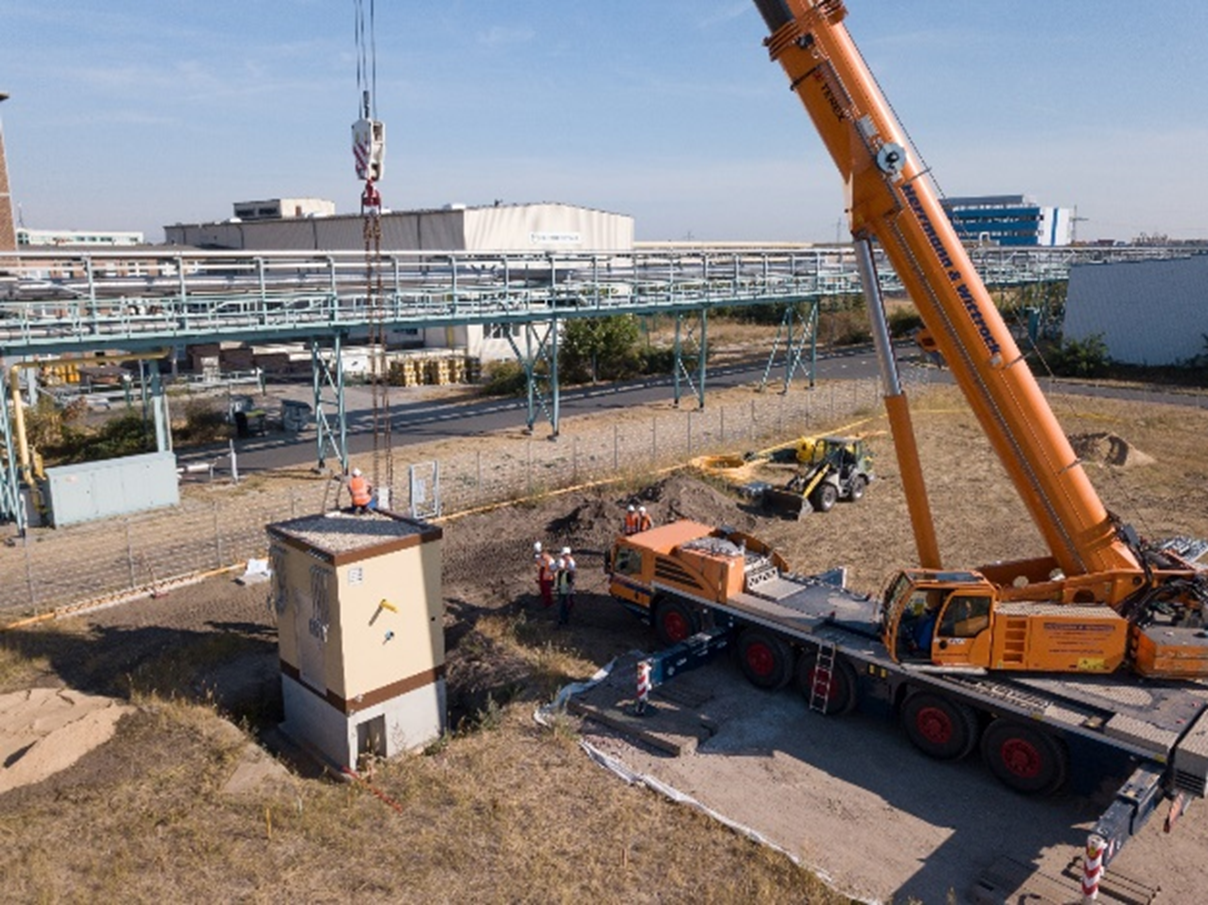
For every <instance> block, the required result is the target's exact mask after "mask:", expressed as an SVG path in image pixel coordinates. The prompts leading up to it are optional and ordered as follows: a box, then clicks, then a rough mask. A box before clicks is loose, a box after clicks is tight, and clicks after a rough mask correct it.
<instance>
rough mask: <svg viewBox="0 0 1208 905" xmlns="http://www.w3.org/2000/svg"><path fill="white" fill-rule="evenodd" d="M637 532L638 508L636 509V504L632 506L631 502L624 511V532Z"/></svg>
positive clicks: (627, 533)
mask: <svg viewBox="0 0 1208 905" xmlns="http://www.w3.org/2000/svg"><path fill="white" fill-rule="evenodd" d="M637 533H638V510H637V507H636V506H633V505H632V504H631V505H630V506H629V508H628V509H627V510H626V511H625V534H626V535H629V534H637Z"/></svg>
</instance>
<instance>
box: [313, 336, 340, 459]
mask: <svg viewBox="0 0 1208 905" xmlns="http://www.w3.org/2000/svg"><path fill="white" fill-rule="evenodd" d="M319 342H320V341H319V340H318V339H312V340H311V341H310V367H311V377H312V379H313V382H314V384H313V385H314V400H315V441H316V444H317V446H318V458H319V462H318V467H319V468H320V469H323V468H326V467H327V458H328V455H329V454H330V455H332V456H334V457H335V458H336V459H337V460H338V461H339V463H340V471H341V473H343V472H346V471H348V418H347V414H346V411H345V408H344V360H343V355H342V348H343V337H342V336H341V335H340V334H339V333H336V334H335V335H334V336H333V338H332V350H331V356H330V357H328V356H325V355H323V354H322V351H321V350H320V347H319ZM333 407H334V409H335V424H334V425H333V424H332V421H331V416H330V409H331V408H333Z"/></svg>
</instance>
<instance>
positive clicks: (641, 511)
mask: <svg viewBox="0 0 1208 905" xmlns="http://www.w3.org/2000/svg"><path fill="white" fill-rule="evenodd" d="M638 512H640V513H642V515H645V514H646V507H645V506H639V507H638Z"/></svg>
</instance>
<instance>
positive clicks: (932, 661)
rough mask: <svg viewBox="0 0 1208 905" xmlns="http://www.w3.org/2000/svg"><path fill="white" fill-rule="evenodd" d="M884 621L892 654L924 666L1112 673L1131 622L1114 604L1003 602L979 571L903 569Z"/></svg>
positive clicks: (890, 591)
mask: <svg viewBox="0 0 1208 905" xmlns="http://www.w3.org/2000/svg"><path fill="white" fill-rule="evenodd" d="M882 620H883V621H882V640H883V642H884V644H885V647H886V649H887V650H888V651H889V653H890V655H891V656H892V657H893V659H894V660H895V661H896V662H899V663H917V664H919V665H921V666H922V665H927V666H936V667H953V668H974V669H995V670H1020V671H1036V672H1066V673H1068V672H1080V673H1110V672H1113V671H1115V670H1116V669H1117V668H1119V667H1120V666H1121V665H1122V664H1123V663H1124V661H1125V659H1126V657H1127V653H1128V643H1129V642H1128V639H1129V623H1128V621H1127V620H1126V619H1125V618H1124V617H1122V616H1121V615H1120V614H1119V613H1117V612H1116V611H1115V610H1114V609H1112V608H1111V607H1110V606H1107V605H1106V604H1098V603H1096V604H1087V605H1080V604H1069V603H1060V602H1058V601H1002V600H1000V599H999V596H998V589H997V587H996V586H995V585H994V584H993V583H992V582H990V581H988V580H987V579H986V578H985V576H983V575H981V574H980V573H978V572H939V571H931V570H925V569H908V570H905V571H903V572H899V573H898V574H897V575H896V576H895V577H894V579H893V580H892V581H891V582H890V583H889V586H888V588H887V590H886V592H885V598H884V602H883V604H882Z"/></svg>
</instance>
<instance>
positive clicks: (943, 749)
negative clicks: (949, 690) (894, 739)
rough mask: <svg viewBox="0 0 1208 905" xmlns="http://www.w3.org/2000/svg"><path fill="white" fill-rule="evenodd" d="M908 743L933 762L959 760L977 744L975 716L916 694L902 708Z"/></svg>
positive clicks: (938, 697)
mask: <svg viewBox="0 0 1208 905" xmlns="http://www.w3.org/2000/svg"><path fill="white" fill-rule="evenodd" d="M902 727H903V728H904V729H905V730H906V735H907V736H908V737H909V738H910V742H911V744H913V745H914V746H915V747H916V748H918V749H919V750H920V751H922V752H923V753H924V754H926V755H927V756H928V757H934V758H935V759H936V760H960V759H961V758H962V757H965V756H967V755H968V754H969V752H970V751H972V750H973V748H974V746H976V745H977V714H975V713H974V712H973V710H972V709H971V708H970V707H968V706H967V705H965V704H962V703H960V702H959V701H953V700H950V699H948V698H945V697H943V696H942V695H938V694H930V693H928V692H920V693H918V694H913V695H911V696H910V697H908V698H907V699H906V703H905V704H903V705H902Z"/></svg>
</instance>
